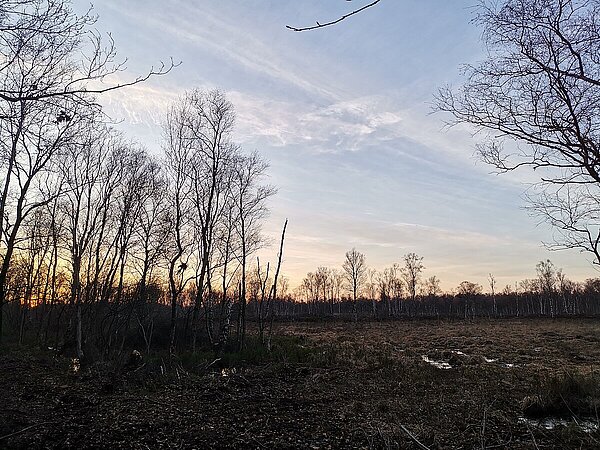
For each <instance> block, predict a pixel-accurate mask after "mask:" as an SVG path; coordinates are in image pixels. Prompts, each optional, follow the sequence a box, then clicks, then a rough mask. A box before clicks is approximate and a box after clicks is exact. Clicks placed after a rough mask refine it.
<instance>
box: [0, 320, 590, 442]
mask: <svg viewBox="0 0 600 450" xmlns="http://www.w3.org/2000/svg"><path fill="white" fill-rule="evenodd" d="M277 335H278V338H277V339H276V340H275V345H274V351H273V352H272V354H270V355H266V356H265V355H262V354H258V355H257V354H252V353H248V352H247V353H246V354H244V355H242V356H241V357H235V358H234V357H226V356H224V357H223V358H222V359H221V360H219V361H216V362H214V359H215V358H214V356H213V355H210V354H204V355H197V356H194V357H191V356H189V355H188V356H182V357H181V359H179V360H174V361H169V360H168V358H167V360H165V358H166V357H162V358H161V357H160V356H152V357H144V359H143V361H142V362H141V363H139V364H137V365H130V366H126V367H120V368H119V369H118V370H116V369H114V367H111V366H109V365H107V364H101V363H96V364H91V365H88V366H87V367H86V366H84V367H82V368H81V369H80V370H79V371H77V372H76V373H74V370H73V366H72V362H71V360H70V359H69V358H66V357H64V356H60V355H57V354H56V353H55V352H54V351H53V350H49V349H44V350H43V351H42V350H39V349H38V350H35V349H15V348H8V349H6V348H5V349H4V350H3V351H2V352H1V353H0V448H23V449H36V448H60V449H84V448H102V449H109V448H123V449H154V448H185V449H188V448H190V449H191V448H197V449H204V448H245V449H246V448H314V449H317V448H324V449H325V448H431V449H444V448H469V449H470V448H489V449H491V448H530V449H535V448H540V449H541V448H557V449H562V448H600V432H599V431H598V426H597V425H598V419H597V417H596V415H595V414H592V413H590V410H589V408H588V410H587V411H586V412H585V414H584V413H581V411H582V410H575V409H574V408H575V407H574V406H573V410H571V408H569V407H568V405H567V407H566V408H565V409H564V410H563V411H558V412H559V413H560V417H558V415H557V416H556V417H541V418H536V419H530V418H525V417H524V412H523V411H524V410H523V408H524V405H526V404H527V403H528V400H527V399H532V398H534V399H535V398H542V397H544V396H545V395H546V394H547V390H548V389H551V386H555V385H556V383H553V382H552V380H553V379H555V378H558V379H560V378H564V377H569V376H571V375H573V374H575V375H577V376H583V377H586V376H588V375H590V374H591V376H592V377H594V376H595V375H594V374H595V371H597V370H599V369H600V320H598V319H569V320H563V319H560V320H554V321H552V320H540V319H537V320H534V319H531V320H505V321H496V322H485V321H483V322H477V323H465V322H459V321H457V322H443V321H442V322H437V321H414V322H409V321H398V322H381V323H377V322H373V323H359V324H352V323H343V322H328V323H310V322H296V323H288V324H278V325H277ZM211 363H212V364H211ZM594 379H596V378H594ZM570 389H571V391H572V390H573V389H575V390H577V392H578V393H579V394H581V395H582V396H585V397H586V398H585V402H586V404H587V405H590V404H591V405H595V403H594V402H596V401H597V399H596V398H595V397H594V398H592V397H593V395H592V394H590V393H589V386H588V387H586V389H587V390H586V389H583V388H581V389H580V391H581V392H579V390H578V389H579V387H578V386H575V388H573V387H571V388H570ZM571 394H573V392H570V393H569V395H571ZM558 395H559V396H560V398H562V394H561V393H560V392H558ZM566 395H567V394H565V396H566ZM590 395H592V397H590ZM529 403H530V402H529ZM565 403H566V404H568V403H569V401H568V400H565ZM598 406H600V404H599V405H598ZM594 408H595V407H593V408H592V410H591V411H593V410H594ZM565 411H566V412H567V413H566V414H565ZM557 414H558V413H557ZM542 415H543V414H542Z"/></svg>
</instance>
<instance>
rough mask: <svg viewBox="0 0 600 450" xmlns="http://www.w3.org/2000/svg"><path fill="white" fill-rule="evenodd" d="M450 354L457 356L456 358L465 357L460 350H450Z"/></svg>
mask: <svg viewBox="0 0 600 450" xmlns="http://www.w3.org/2000/svg"><path fill="white" fill-rule="evenodd" d="M452 353H454V354H455V355H458V356H467V354H466V353H464V352H461V351H460V350H452Z"/></svg>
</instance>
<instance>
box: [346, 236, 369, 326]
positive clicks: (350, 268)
mask: <svg viewBox="0 0 600 450" xmlns="http://www.w3.org/2000/svg"><path fill="white" fill-rule="evenodd" d="M342 268H343V269H344V274H345V276H346V281H347V282H348V286H349V288H350V291H351V292H352V315H353V317H354V321H355V322H357V321H358V310H357V298H358V295H359V293H360V290H361V289H362V287H363V284H364V282H365V280H366V275H367V264H366V261H365V255H364V254H362V253H360V252H359V251H357V250H356V249H355V248H353V249H352V250H350V251H347V252H346V259H345V261H344V264H343V265H342Z"/></svg>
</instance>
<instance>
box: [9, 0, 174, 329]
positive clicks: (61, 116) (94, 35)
mask: <svg viewBox="0 0 600 450" xmlns="http://www.w3.org/2000/svg"><path fill="white" fill-rule="evenodd" d="M95 22H96V18H95V17H94V16H92V15H91V11H88V12H87V13H85V14H83V15H81V16H78V15H76V14H75V13H74V12H73V11H72V9H71V3H70V1H68V0H57V1H49V0H20V1H9V2H3V3H2V5H1V6H0V61H1V62H0V120H1V126H0V142H1V144H0V153H1V155H2V164H1V165H0V168H1V170H2V179H1V186H2V187H1V191H0V233H1V239H2V245H3V249H4V251H3V255H2V265H1V266H0V337H1V336H2V323H3V320H2V311H3V306H4V304H5V303H6V301H7V290H6V289H7V278H8V271H9V270H10V266H11V262H12V260H13V255H14V252H15V246H16V244H17V240H18V237H19V232H20V229H21V227H22V225H23V223H24V221H26V220H27V218H28V216H29V215H31V214H33V213H34V212H35V211H36V210H37V209H39V208H42V207H44V206H46V205H48V204H50V203H52V202H53V200H54V199H55V198H56V196H57V195H59V193H60V186H57V185H53V184H52V183H53V182H55V181H56V177H53V176H51V174H53V172H54V170H55V167H54V166H55V164H56V161H55V159H56V157H57V155H58V153H59V152H60V151H61V150H62V149H63V148H65V147H68V146H70V145H76V143H77V139H78V136H79V135H80V134H82V133H83V132H82V131H81V130H82V127H85V126H86V125H87V124H88V123H89V121H90V120H94V119H93V117H94V116H96V115H97V114H98V113H99V106H98V104H97V102H96V100H95V99H94V97H92V95H91V94H100V93H103V92H106V91H109V90H113V89H119V88H122V87H125V86H130V85H133V84H137V83H141V82H143V81H145V80H147V79H148V78H149V77H151V76H153V75H162V74H165V73H167V72H169V71H170V70H171V69H172V68H173V67H174V65H173V63H171V64H170V65H169V66H165V65H164V64H161V66H160V67H159V68H158V69H157V70H155V69H150V71H149V72H148V73H147V74H146V75H143V76H140V77H138V78H136V79H134V80H133V81H131V82H124V83H115V84H112V85H107V84H105V80H106V79H107V77H109V76H110V75H114V74H116V73H118V72H122V71H123V70H124V68H125V66H124V63H119V62H116V58H117V53H116V48H115V45H114V42H113V41H112V39H111V38H110V36H108V37H107V39H104V38H102V36H101V35H100V33H99V32H97V31H96V30H95V28H94V24H95ZM83 134H85V133H83Z"/></svg>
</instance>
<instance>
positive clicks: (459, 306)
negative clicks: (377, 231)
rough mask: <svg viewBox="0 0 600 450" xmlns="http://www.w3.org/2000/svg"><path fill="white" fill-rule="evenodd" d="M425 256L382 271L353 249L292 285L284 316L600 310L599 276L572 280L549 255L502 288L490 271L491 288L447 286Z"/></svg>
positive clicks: (282, 311) (523, 313)
mask: <svg viewBox="0 0 600 450" xmlns="http://www.w3.org/2000/svg"><path fill="white" fill-rule="evenodd" d="M424 269H425V266H424V265H423V257H421V256H418V255H417V254H415V253H409V254H407V255H405V256H404V257H403V264H399V263H398V264H393V265H392V266H390V267H387V268H385V269H383V270H381V271H377V270H375V269H372V268H368V267H367V265H366V259H365V256H364V255H363V254H362V253H360V252H357V251H356V250H355V249H352V250H351V251H349V252H347V253H346V258H345V261H344V263H343V265H342V267H341V269H337V268H328V267H319V268H317V270H315V271H314V272H309V273H308V274H307V275H306V277H305V278H304V279H303V280H302V283H301V284H300V285H299V286H298V288H296V290H295V291H294V295H293V298H294V299H295V301H291V302H290V301H289V300H288V301H287V302H285V303H284V305H281V306H280V307H278V313H280V314H281V315H283V316H286V317H294V316H296V317H298V316H304V317H327V316H328V317H346V318H354V320H357V319H358V318H359V317H363V318H372V319H385V318H403V317H404V318H410V317H459V318H460V317H462V318H465V319H468V318H475V317H523V316H548V317H557V316H565V315H595V314H599V313H600V278H591V279H588V280H586V281H585V282H582V283H581V282H574V281H571V280H569V279H568V278H567V277H566V276H565V274H564V273H563V271H562V269H557V268H556V267H555V265H554V264H553V263H552V262H551V261H550V260H546V261H540V262H539V263H538V264H537V265H536V274H537V277H536V278H533V279H525V280H522V281H520V282H517V283H515V284H514V285H506V286H505V287H504V288H503V289H502V290H499V289H498V286H497V282H496V279H495V277H494V276H493V275H492V274H489V277H488V286H487V291H488V292H487V293H484V288H483V286H481V285H480V284H477V283H473V282H470V281H463V282H461V283H460V284H459V285H458V286H457V287H456V288H455V289H452V290H451V291H450V292H443V291H442V289H441V287H440V280H439V279H438V278H437V277H436V276H430V277H428V278H425V277H423V271H424Z"/></svg>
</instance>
